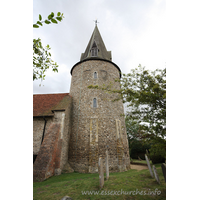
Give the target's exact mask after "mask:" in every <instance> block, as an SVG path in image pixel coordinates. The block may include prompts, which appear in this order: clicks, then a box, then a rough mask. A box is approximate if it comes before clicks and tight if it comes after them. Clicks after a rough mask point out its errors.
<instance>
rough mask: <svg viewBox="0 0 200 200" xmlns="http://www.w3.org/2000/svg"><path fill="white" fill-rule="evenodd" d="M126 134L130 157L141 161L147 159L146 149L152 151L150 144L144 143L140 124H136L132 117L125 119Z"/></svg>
mask: <svg viewBox="0 0 200 200" xmlns="http://www.w3.org/2000/svg"><path fill="white" fill-rule="evenodd" d="M125 123H126V132H127V137H128V142H129V153H130V157H131V158H134V159H137V158H138V156H139V157H140V158H141V159H143V160H144V159H145V157H144V155H145V151H146V149H150V147H151V146H150V144H149V143H144V142H143V141H142V139H141V130H140V126H139V124H137V123H135V122H134V121H133V120H132V119H131V118H130V117H127V116H126V118H125Z"/></svg>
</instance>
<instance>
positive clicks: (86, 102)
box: [69, 60, 130, 173]
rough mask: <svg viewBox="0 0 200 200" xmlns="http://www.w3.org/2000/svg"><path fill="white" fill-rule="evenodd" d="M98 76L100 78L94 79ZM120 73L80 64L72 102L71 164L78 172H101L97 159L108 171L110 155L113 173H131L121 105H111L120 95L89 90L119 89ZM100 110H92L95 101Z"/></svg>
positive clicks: (111, 67) (111, 68)
mask: <svg viewBox="0 0 200 200" xmlns="http://www.w3.org/2000/svg"><path fill="white" fill-rule="evenodd" d="M94 72H97V78H96V79H95V78H94ZM117 78H119V71H118V69H117V68H116V67H115V66H114V65H113V64H112V63H110V62H106V61H101V60H88V61H85V62H82V63H80V64H78V65H77V66H76V67H75V68H74V69H73V72H72V79H71V88H70V95H71V96H72V97H73V99H72V105H73V108H72V132H71V136H70V146H69V163H70V165H71V166H72V168H73V169H74V170H75V171H78V172H82V173H88V172H90V173H95V172H98V158H99V156H101V157H102V159H103V162H104V171H105V156H106V155H105V152H106V149H107V150H108V154H109V169H110V171H111V172H117V171H125V170H126V169H130V157H129V147H128V140H127V134H126V127H125V119H124V117H123V116H121V114H124V107H123V103H122V101H121V100H120V101H116V102H112V100H114V99H115V98H116V97H117V94H108V93H105V92H104V91H102V90H97V89H89V88H88V86H89V85H99V86H102V85H103V84H105V85H108V84H109V83H110V82H112V84H113V88H115V89H120V85H119V83H118V82H115V79H117ZM94 98H96V99H97V107H96V108H93V99H94Z"/></svg>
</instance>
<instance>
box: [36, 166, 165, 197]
mask: <svg viewBox="0 0 200 200" xmlns="http://www.w3.org/2000/svg"><path fill="white" fill-rule="evenodd" d="M155 166H156V169H157V172H158V175H159V179H160V181H161V184H160V185H159V184H158V183H157V182H156V180H155V179H153V178H152V177H151V176H150V172H149V170H147V169H144V170H141V171H138V170H133V169H131V170H129V171H127V172H118V173H110V177H109V180H106V179H104V180H105V181H104V187H103V189H101V190H100V189H99V174H80V173H75V172H74V173H69V174H61V175H60V176H54V177H51V178H49V179H47V180H45V181H43V182H35V183H33V199H34V200H40V199H41V200H45V199H46V200H47V199H48V200H51V199H58V200H61V198H62V197H64V196H66V195H67V196H70V197H72V198H73V200H76V199H83V200H84V199H87V200H89V199H90V200H92V199H115V200H116V199H120V200H123V199H134V200H139V199H144V200H145V199H146V200H149V199H157V200H158V199H159V200H164V199H166V184H165V180H164V177H163V174H162V169H161V164H156V165H155ZM104 178H105V174H104ZM82 191H85V192H86V191H91V192H93V194H90V195H89V194H86V195H84V194H82ZM131 191H132V193H129V194H128V192H131ZM94 192H99V194H98V195H97V194H94ZM101 192H102V195H100V193H101ZM155 192H158V193H156V194H153V193H155ZM105 193H109V194H110V195H105ZM144 193H146V195H144ZM103 194H104V195H103ZM158 194H159V195H158Z"/></svg>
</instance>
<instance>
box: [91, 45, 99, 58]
mask: <svg viewBox="0 0 200 200" xmlns="http://www.w3.org/2000/svg"><path fill="white" fill-rule="evenodd" d="M91 53H92V56H97V54H98V48H97V45H96V42H94V43H93V45H92V48H91Z"/></svg>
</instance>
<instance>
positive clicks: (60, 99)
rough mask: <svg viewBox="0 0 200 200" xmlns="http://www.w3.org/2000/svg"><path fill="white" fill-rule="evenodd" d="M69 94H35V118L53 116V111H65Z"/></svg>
mask: <svg viewBox="0 0 200 200" xmlns="http://www.w3.org/2000/svg"><path fill="white" fill-rule="evenodd" d="M69 98H71V96H70V95H69V93H59V94H35V95H33V116H51V115H53V113H52V110H61V109H65V108H66V107H67V104H68V100H69Z"/></svg>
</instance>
